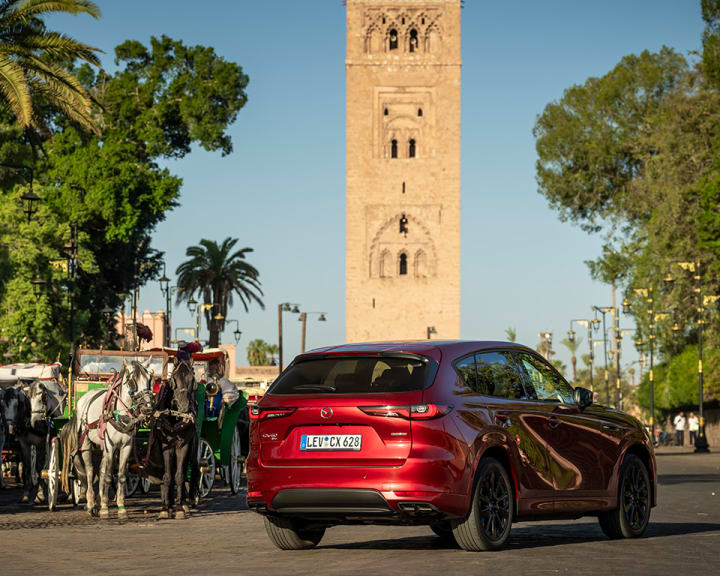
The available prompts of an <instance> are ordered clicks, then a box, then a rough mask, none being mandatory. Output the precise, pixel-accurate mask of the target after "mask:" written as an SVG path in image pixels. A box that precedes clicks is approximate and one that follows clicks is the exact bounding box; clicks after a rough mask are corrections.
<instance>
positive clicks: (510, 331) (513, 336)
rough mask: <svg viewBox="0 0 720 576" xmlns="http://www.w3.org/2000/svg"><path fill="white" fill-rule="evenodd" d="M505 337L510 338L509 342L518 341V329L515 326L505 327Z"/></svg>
mask: <svg viewBox="0 0 720 576" xmlns="http://www.w3.org/2000/svg"><path fill="white" fill-rule="evenodd" d="M505 337H506V338H507V339H508V342H516V341H517V330H515V328H514V327H512V326H511V327H509V328H505Z"/></svg>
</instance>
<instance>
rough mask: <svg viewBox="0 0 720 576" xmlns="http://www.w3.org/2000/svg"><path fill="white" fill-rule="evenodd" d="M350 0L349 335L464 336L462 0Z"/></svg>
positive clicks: (351, 339) (361, 337) (353, 339)
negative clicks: (461, 247)
mask: <svg viewBox="0 0 720 576" xmlns="http://www.w3.org/2000/svg"><path fill="white" fill-rule="evenodd" d="M346 2H347V60H346V64H345V68H346V76H347V134H346V138H347V214H346V217H347V245H346V252H347V253H346V271H345V281H346V336H347V341H348V342H358V341H364V340H385V339H424V338H427V337H428V334H429V333H432V337H433V338H458V337H459V336H460V66H461V61H460V0H433V1H424V2H423V1H419V0H385V1H382V0H346ZM432 328H434V330H432Z"/></svg>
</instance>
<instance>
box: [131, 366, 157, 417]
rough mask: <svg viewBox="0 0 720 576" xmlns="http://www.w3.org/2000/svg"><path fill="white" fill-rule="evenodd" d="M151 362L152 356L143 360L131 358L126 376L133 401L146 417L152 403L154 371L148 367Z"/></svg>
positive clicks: (151, 407) (151, 408)
mask: <svg viewBox="0 0 720 576" xmlns="http://www.w3.org/2000/svg"><path fill="white" fill-rule="evenodd" d="M151 362H152V358H148V359H147V360H146V361H145V362H138V361H137V360H133V361H132V363H131V365H130V369H129V370H128V378H127V385H128V387H129V391H130V396H131V398H132V400H133V403H134V405H135V406H136V407H137V408H138V410H140V413H141V414H143V415H144V416H145V417H146V418H147V417H149V416H150V414H152V411H153V404H154V396H153V393H152V385H153V381H154V379H155V372H154V371H153V370H151V369H150V364H151Z"/></svg>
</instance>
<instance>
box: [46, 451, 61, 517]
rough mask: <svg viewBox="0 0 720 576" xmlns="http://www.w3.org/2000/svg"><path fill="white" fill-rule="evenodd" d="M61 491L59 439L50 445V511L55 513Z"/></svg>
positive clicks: (48, 490)
mask: <svg viewBox="0 0 720 576" xmlns="http://www.w3.org/2000/svg"><path fill="white" fill-rule="evenodd" d="M59 490H60V446H59V444H58V442H57V438H53V439H52V442H51V443H50V462H49V463H48V477H47V501H48V510H50V512H54V511H55V507H56V506H57V497H58V492H59Z"/></svg>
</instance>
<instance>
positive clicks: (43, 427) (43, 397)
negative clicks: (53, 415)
mask: <svg viewBox="0 0 720 576" xmlns="http://www.w3.org/2000/svg"><path fill="white" fill-rule="evenodd" d="M22 392H23V394H24V395H25V397H26V398H27V399H28V402H29V403H30V427H31V428H32V429H33V430H35V431H36V432H40V433H41V434H45V433H47V417H48V389H47V388H46V386H45V384H43V382H42V381H41V380H34V381H33V382H31V383H30V384H28V385H27V386H25V387H23V389H22Z"/></svg>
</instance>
